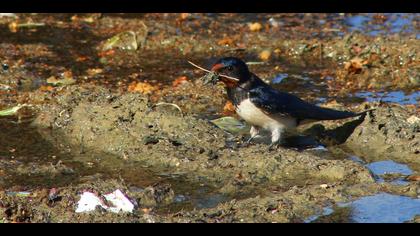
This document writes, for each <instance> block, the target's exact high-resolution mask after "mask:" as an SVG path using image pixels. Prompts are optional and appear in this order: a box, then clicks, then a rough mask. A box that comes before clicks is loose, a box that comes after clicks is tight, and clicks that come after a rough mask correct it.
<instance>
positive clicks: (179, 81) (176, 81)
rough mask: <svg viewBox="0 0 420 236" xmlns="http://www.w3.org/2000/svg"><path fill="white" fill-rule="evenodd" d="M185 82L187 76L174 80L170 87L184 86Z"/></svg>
mask: <svg viewBox="0 0 420 236" xmlns="http://www.w3.org/2000/svg"><path fill="white" fill-rule="evenodd" d="M187 82H188V78H187V76H181V77H178V78H177V79H176V80H174V81H173V82H172V86H173V87H178V86H179V85H181V84H185V83H187Z"/></svg>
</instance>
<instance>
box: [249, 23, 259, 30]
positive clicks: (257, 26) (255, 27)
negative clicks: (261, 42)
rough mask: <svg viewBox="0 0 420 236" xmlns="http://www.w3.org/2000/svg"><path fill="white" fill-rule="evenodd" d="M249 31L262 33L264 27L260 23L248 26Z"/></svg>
mask: <svg viewBox="0 0 420 236" xmlns="http://www.w3.org/2000/svg"><path fill="white" fill-rule="evenodd" d="M248 27H249V30H251V31H260V30H261V29H262V25H261V24H260V23H258V22H255V23H250V24H248Z"/></svg>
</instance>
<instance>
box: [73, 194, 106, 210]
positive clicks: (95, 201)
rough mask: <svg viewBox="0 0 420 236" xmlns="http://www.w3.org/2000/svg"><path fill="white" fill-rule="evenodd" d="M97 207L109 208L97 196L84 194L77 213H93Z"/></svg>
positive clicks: (78, 204)
mask: <svg viewBox="0 0 420 236" xmlns="http://www.w3.org/2000/svg"><path fill="white" fill-rule="evenodd" d="M97 206H101V207H103V208H105V209H107V208H108V207H107V206H105V204H103V203H102V201H101V199H100V198H99V197H98V196H96V194H94V193H91V192H83V194H82V196H81V197H80V200H79V202H78V203H77V209H76V213H80V212H89V211H93V210H95V208H96V207H97Z"/></svg>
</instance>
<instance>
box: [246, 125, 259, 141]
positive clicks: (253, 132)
mask: <svg viewBox="0 0 420 236" xmlns="http://www.w3.org/2000/svg"><path fill="white" fill-rule="evenodd" d="M259 132H260V129H259V128H258V127H257V126H251V130H250V131H249V133H250V135H251V137H250V138H249V139H248V140H247V141H246V142H245V144H246V145H249V144H250V143H251V141H252V140H253V139H254V138H255V137H257V136H258V133H259Z"/></svg>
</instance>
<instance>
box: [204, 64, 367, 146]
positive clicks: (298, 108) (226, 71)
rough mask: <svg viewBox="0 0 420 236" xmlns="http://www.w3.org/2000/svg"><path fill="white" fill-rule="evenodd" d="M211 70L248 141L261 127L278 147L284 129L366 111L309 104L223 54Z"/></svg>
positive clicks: (273, 144)
mask: <svg viewBox="0 0 420 236" xmlns="http://www.w3.org/2000/svg"><path fill="white" fill-rule="evenodd" d="M211 72H212V73H214V74H216V75H223V76H218V77H217V79H218V80H219V81H222V82H223V83H224V84H225V87H226V89H227V95H228V98H229V100H231V102H232V103H233V105H234V106H235V110H236V113H237V114H238V115H239V116H240V117H241V118H242V119H244V120H245V121H246V122H247V123H249V124H250V125H251V130H250V135H251V137H250V138H249V140H248V141H247V143H250V142H251V140H252V139H254V138H255V137H256V136H257V135H258V134H259V131H260V130H261V129H265V130H269V131H270V132H271V145H270V149H271V148H272V147H277V146H278V145H279V144H280V143H281V140H282V135H283V134H284V132H285V131H286V130H289V129H294V128H296V127H297V126H298V125H301V124H305V123H309V122H314V121H320V120H338V119H345V118H350V117H356V116H359V115H362V114H364V113H366V112H367V111H364V112H361V113H354V112H349V111H337V110H333V109H329V108H323V107H319V106H316V105H313V104H310V103H308V102H306V101H303V100H302V99H300V98H298V97H296V96H294V95H292V94H289V93H286V92H282V91H279V90H276V89H274V88H272V87H271V86H270V85H268V84H266V83H265V82H264V81H263V80H261V79H260V78H258V76H256V75H255V74H253V73H252V72H250V71H249V69H248V66H247V65H246V63H245V62H243V61H242V60H240V59H238V58H235V57H225V58H222V59H220V60H218V61H217V62H216V63H215V64H214V65H213V67H212V68H211Z"/></svg>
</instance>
